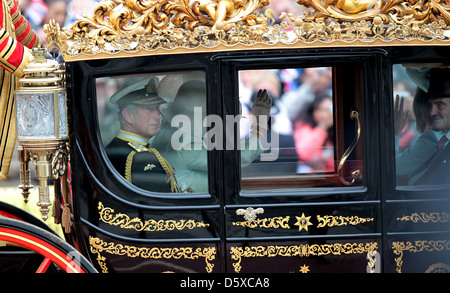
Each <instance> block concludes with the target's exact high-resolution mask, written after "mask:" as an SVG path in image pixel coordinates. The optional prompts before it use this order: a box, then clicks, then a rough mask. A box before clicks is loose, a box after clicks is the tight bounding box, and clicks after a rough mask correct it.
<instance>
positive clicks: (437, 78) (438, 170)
mask: <svg viewBox="0 0 450 293" xmlns="http://www.w3.org/2000/svg"><path fill="white" fill-rule="evenodd" d="M393 81H394V83H393V84H394V95H393V97H394V100H393V104H394V134H395V151H396V155H395V157H396V174H397V185H398V186H417V185H439V184H444V183H445V184H448V174H449V169H448V166H447V165H448V164H447V162H448V161H449V159H450V157H449V156H450V149H449V148H448V147H447V144H448V139H449V138H450V135H449V132H448V131H449V129H450V122H449V121H450V69H449V68H445V67H442V66H440V65H433V64H427V65H426V66H423V65H418V64H404V65H401V64H397V65H394V67H393Z"/></svg>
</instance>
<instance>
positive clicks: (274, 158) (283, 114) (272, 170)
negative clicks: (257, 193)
mask: <svg viewBox="0 0 450 293" xmlns="http://www.w3.org/2000/svg"><path fill="white" fill-rule="evenodd" d="M239 82H240V87H239V98H240V103H241V107H242V116H243V118H244V119H241V125H240V130H241V132H240V135H241V138H245V137H247V139H251V130H252V125H253V127H254V124H252V123H253V121H252V119H254V115H252V114H253V112H254V111H255V110H256V111H257V113H259V111H258V109H257V107H258V104H257V103H255V102H256V101H257V93H258V91H259V90H260V89H266V90H267V92H268V93H269V96H270V97H271V98H272V107H271V109H270V122H269V124H268V127H269V129H268V131H267V132H266V133H265V136H264V137H262V138H260V139H259V141H260V143H261V145H262V148H263V149H264V153H262V154H261V155H260V156H259V157H257V158H256V159H255V158H252V157H249V156H248V154H247V153H246V152H245V151H241V157H242V160H241V161H242V166H243V168H242V179H243V180H242V181H243V189H246V186H248V185H246V182H249V181H250V180H251V179H255V178H256V179H257V181H256V182H257V183H258V182H259V183H261V182H263V181H262V179H267V178H271V177H276V178H279V179H288V178H290V177H289V176H291V178H294V180H302V179H305V178H307V177H308V175H311V176H312V175H316V177H315V179H319V178H324V177H320V176H322V175H323V176H328V175H330V176H331V177H334V178H335V177H336V176H335V175H336V147H335V137H334V134H335V127H334V114H333V113H334V111H333V108H334V105H333V92H332V71H331V68H330V67H320V68H301V69H282V70H278V69H277V70H245V71H240V72H239ZM246 117H249V119H245V118H246ZM264 156H265V157H264ZM292 176H294V177H292ZM311 176H309V178H311ZM258 180H259V181H258ZM320 180H322V179H320ZM279 182H280V181H278V183H279ZM298 182H300V181H298ZM321 184H324V183H323V182H322V183H321ZM297 186H301V184H300V183H299V184H298V185H297ZM306 186H307V187H310V186H317V185H315V184H313V183H311V184H310V185H308V184H307V185H306ZM282 187H283V185H280V186H279V187H277V186H276V185H272V188H282ZM260 188H263V187H257V188H256V189H260ZM249 189H254V188H253V187H249Z"/></svg>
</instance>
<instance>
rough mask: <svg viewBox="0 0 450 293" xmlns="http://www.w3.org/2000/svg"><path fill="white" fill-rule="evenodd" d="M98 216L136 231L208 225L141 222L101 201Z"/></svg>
mask: <svg viewBox="0 0 450 293" xmlns="http://www.w3.org/2000/svg"><path fill="white" fill-rule="evenodd" d="M98 211H99V218H100V220H101V221H102V222H104V223H106V224H108V225H111V226H117V227H120V228H123V229H132V230H136V231H145V232H155V231H172V230H184V229H190V230H192V229H195V228H204V227H209V224H207V223H204V222H196V221H194V220H192V219H189V220H183V219H182V220H178V221H176V220H153V219H150V220H147V221H145V222H143V221H142V220H141V219H140V218H137V217H136V218H133V219H132V218H130V217H129V216H128V215H126V214H123V213H115V212H114V209H112V208H109V207H105V206H104V205H103V203H102V202H99V203H98Z"/></svg>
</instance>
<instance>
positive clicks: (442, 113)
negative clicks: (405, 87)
mask: <svg viewBox="0 0 450 293" xmlns="http://www.w3.org/2000/svg"><path fill="white" fill-rule="evenodd" d="M428 106H429V114H430V122H431V126H432V127H433V129H435V130H442V131H444V132H446V131H448V130H450V97H442V98H436V99H430V101H429V104H428Z"/></svg>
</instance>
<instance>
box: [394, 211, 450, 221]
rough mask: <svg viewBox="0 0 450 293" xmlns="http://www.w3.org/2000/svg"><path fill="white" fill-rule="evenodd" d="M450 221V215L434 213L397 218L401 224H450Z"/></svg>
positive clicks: (413, 214)
mask: <svg viewBox="0 0 450 293" xmlns="http://www.w3.org/2000/svg"><path fill="white" fill-rule="evenodd" d="M449 220H450V213H446V212H432V213H425V212H423V213H412V214H411V215H403V216H402V217H400V218H397V221H401V222H413V223H418V222H422V223H448V222H449Z"/></svg>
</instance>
